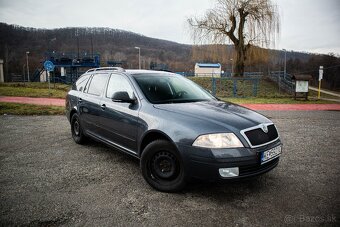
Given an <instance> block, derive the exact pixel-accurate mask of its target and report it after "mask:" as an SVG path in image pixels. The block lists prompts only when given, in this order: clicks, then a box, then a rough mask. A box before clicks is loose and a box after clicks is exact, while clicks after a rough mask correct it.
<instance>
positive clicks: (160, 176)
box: [141, 140, 185, 192]
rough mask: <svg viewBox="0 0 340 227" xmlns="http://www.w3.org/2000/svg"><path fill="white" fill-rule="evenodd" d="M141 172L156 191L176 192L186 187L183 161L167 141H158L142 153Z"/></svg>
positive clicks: (149, 145)
mask: <svg viewBox="0 0 340 227" xmlns="http://www.w3.org/2000/svg"><path fill="white" fill-rule="evenodd" d="M141 170H142V174H143V177H144V179H145V180H146V181H147V182H148V183H149V184H150V185H151V186H152V187H153V188H155V189H157V190H159V191H164V192H175V191H179V190H181V189H183V188H184V186H185V172H184V166H183V161H182V159H181V157H180V155H179V153H178V151H177V149H176V147H175V146H174V145H173V144H172V143H170V142H168V141H165V140H156V141H153V142H151V143H150V144H148V145H147V146H146V148H145V149H144V151H143V153H142V158H141Z"/></svg>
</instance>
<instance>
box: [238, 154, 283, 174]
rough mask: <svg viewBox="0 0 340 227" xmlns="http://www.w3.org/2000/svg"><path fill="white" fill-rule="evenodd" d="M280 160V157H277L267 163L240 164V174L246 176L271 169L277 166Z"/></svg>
mask: <svg viewBox="0 0 340 227" xmlns="http://www.w3.org/2000/svg"><path fill="white" fill-rule="evenodd" d="M278 162H279V158H275V159H274V160H272V161H269V162H267V163H265V164H262V165H261V164H256V165H249V166H240V176H246V175H251V174H256V173H259V172H262V171H263V172H265V171H266V170H270V169H272V168H273V167H275V166H276V165H277V164H278Z"/></svg>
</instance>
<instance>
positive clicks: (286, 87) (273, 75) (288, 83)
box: [269, 71, 295, 94]
mask: <svg viewBox="0 0 340 227" xmlns="http://www.w3.org/2000/svg"><path fill="white" fill-rule="evenodd" d="M269 79H271V80H272V81H274V82H275V83H277V85H278V86H279V89H280V90H282V91H285V92H288V93H290V94H292V93H294V90H295V83H294V82H293V81H292V75H290V74H288V73H286V74H284V72H283V71H272V72H270V73H269Z"/></svg>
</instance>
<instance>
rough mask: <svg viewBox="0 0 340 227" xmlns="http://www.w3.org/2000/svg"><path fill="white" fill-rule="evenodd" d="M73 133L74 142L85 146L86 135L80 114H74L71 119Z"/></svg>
mask: <svg viewBox="0 0 340 227" xmlns="http://www.w3.org/2000/svg"><path fill="white" fill-rule="evenodd" d="M71 132H72V138H73V140H74V142H76V143H78V144H83V143H84V142H85V135H84V134H83V129H82V127H81V125H80V121H79V116H78V114H76V113H75V114H73V115H72V118H71Z"/></svg>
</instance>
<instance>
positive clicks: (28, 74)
mask: <svg viewBox="0 0 340 227" xmlns="http://www.w3.org/2000/svg"><path fill="white" fill-rule="evenodd" d="M29 53H30V52H29V51H26V66H27V82H30V69H29V66H28V54H29Z"/></svg>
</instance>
